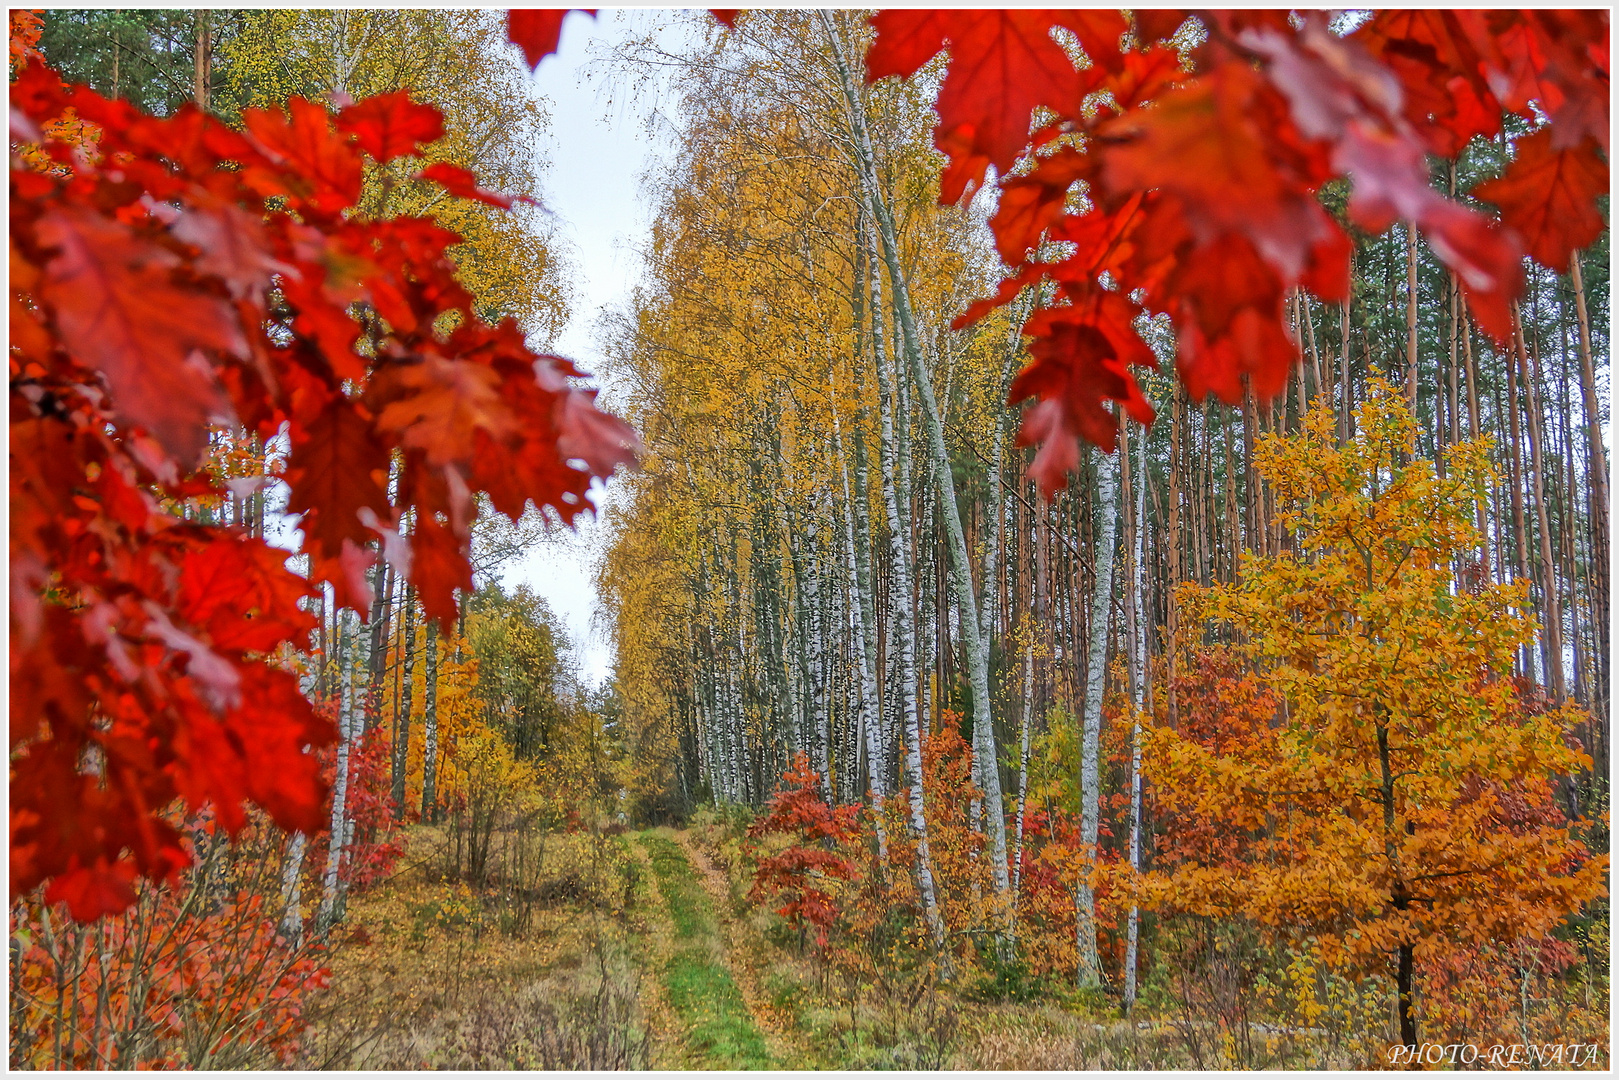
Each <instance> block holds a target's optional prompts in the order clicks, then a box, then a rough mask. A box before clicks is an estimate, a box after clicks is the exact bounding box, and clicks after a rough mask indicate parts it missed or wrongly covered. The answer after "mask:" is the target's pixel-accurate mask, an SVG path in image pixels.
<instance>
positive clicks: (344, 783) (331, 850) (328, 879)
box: [315, 617, 356, 934]
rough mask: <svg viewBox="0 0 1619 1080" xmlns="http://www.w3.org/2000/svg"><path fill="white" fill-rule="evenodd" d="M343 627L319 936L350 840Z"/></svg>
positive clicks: (350, 671) (350, 709) (349, 721)
mask: <svg viewBox="0 0 1619 1080" xmlns="http://www.w3.org/2000/svg"><path fill="white" fill-rule="evenodd" d="M339 618H340V621H339V623H338V626H339V628H340V629H339V647H338V650H337V651H338V655H339V657H341V658H342V659H341V663H342V667H343V688H342V692H341V696H340V697H339V699H338V711H337V733H338V743H337V767H336V769H335V770H334V772H335V774H336V775H335V777H334V778H333V781H332V824H331V832H330V835H331V839H330V842H329V843H328V845H327V849H326V872H325V875H324V877H323V878H322V880H321V896H320V909H319V910H318V911H317V912H316V913H315V929H316V932H317V933H320V934H324V933H326V931H327V930H328V929H330V928H331V925H332V922H333V920H334V919H335V917H336V915H337V911H338V878H339V871H340V868H341V867H342V865H343V850H344V848H345V846H346V843H347V838H348V832H349V829H348V825H349V822H348V818H347V816H346V815H345V812H344V811H345V806H346V803H347V800H348V790H349V748H350V747H351V746H352V745H353V743H354V727H355V719H356V718H355V716H354V665H353V663H352V660H351V658H350V657H349V655H348V650H347V649H346V648H344V647H343V641H344V639H347V638H349V637H350V636H351V635H350V633H349V628H348V625H347V623H348V620H346V619H342V618H341V617H339Z"/></svg>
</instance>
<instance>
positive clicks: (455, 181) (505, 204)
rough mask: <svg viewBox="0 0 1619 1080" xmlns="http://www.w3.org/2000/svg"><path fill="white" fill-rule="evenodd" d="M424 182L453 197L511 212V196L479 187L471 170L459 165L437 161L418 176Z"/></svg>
mask: <svg viewBox="0 0 1619 1080" xmlns="http://www.w3.org/2000/svg"><path fill="white" fill-rule="evenodd" d="M416 175H417V176H419V177H421V178H422V179H423V180H431V181H433V182H434V183H435V184H437V185H438V186H439V187H442V188H443V189H444V190H445V191H448V192H449V193H450V194H451V195H454V196H457V197H458V198H462V199H475V200H477V201H478V202H482V203H488V204H489V205H490V206H498V207H500V208H501V209H502V210H510V209H511V206H512V200H511V198H510V197H509V196H506V195H502V194H500V193H499V192H498V191H490V190H489V189H488V188H482V187H479V186H478V178H477V177H476V176H474V175H473V174H472V170H471V169H463V168H462V167H461V166H459V165H452V164H451V163H450V162H448V161H435V162H434V163H433V164H431V165H429V166H428V167H427V168H425V169H423V170H422V171H421V172H419V173H417V174H416Z"/></svg>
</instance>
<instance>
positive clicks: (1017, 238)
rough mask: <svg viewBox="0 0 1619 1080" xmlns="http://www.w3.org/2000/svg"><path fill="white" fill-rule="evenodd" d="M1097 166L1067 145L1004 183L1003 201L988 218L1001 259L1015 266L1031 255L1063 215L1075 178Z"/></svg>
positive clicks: (1085, 176) (1002, 189)
mask: <svg viewBox="0 0 1619 1080" xmlns="http://www.w3.org/2000/svg"><path fill="white" fill-rule="evenodd" d="M1095 166H1096V159H1095V158H1094V157H1093V156H1091V155H1089V154H1082V153H1080V152H1079V151H1078V150H1075V149H1074V148H1073V147H1071V146H1064V147H1060V148H1059V149H1058V150H1057V151H1056V152H1055V153H1053V154H1051V155H1049V156H1047V157H1042V158H1038V159H1036V162H1035V167H1034V169H1033V170H1032V171H1030V172H1029V173H1027V174H1025V175H1022V176H1015V177H1012V178H1010V179H1008V180H1007V181H1006V182H1005V183H1003V184H1002V185H1001V197H1000V202H999V203H997V204H996V207H995V215H994V216H993V217H991V218H990V219H989V228H990V231H991V232H992V233H994V234H995V248H996V250H997V251H999V252H1000V254H1001V261H1003V262H1005V263H1006V264H1007V265H1008V266H1013V265H1016V264H1017V263H1020V262H1022V261H1023V260H1024V258H1026V257H1027V256H1028V254H1029V252H1030V251H1031V250H1032V249H1033V248H1034V247H1036V246H1037V245H1038V244H1039V243H1040V237H1041V235H1042V234H1043V233H1044V232H1045V231H1046V229H1047V228H1049V227H1050V226H1051V224H1052V223H1053V222H1055V221H1056V220H1057V218H1058V217H1060V216H1061V215H1062V212H1063V205H1064V203H1065V201H1066V200H1067V197H1068V189H1069V188H1071V187H1072V186H1073V185H1074V182H1075V181H1077V180H1082V179H1086V178H1088V177H1089V176H1090V175H1091V174H1092V172H1093V170H1094V169H1095Z"/></svg>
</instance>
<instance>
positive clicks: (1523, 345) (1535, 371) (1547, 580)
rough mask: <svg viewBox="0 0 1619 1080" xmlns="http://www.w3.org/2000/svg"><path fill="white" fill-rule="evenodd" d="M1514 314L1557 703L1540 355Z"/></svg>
mask: <svg viewBox="0 0 1619 1080" xmlns="http://www.w3.org/2000/svg"><path fill="white" fill-rule="evenodd" d="M1516 314H1517V315H1518V318H1517V323H1518V343H1517V351H1518V364H1519V373H1520V374H1521V375H1522V376H1523V387H1524V406H1525V412H1526V413H1527V415H1528V417H1529V464H1530V466H1531V467H1532V468H1533V469H1534V471H1535V482H1534V486H1533V487H1532V488H1531V489H1530V494H1531V495H1532V496H1533V497H1534V502H1535V526H1536V532H1537V533H1539V540H1540V614H1541V624H1542V625H1541V633H1542V634H1544V635H1545V637H1544V640H1545V645H1546V648H1545V660H1544V666H1545V668H1546V674H1547V675H1548V676H1549V679H1548V685H1549V686H1550V687H1551V691H1552V700H1553V701H1555V702H1556V703H1557V704H1559V705H1561V704H1562V703H1563V701H1564V699H1565V698H1566V697H1567V696H1568V689H1567V685H1566V683H1565V682H1564V679H1563V612H1562V605H1561V604H1560V602H1559V601H1560V597H1559V595H1558V589H1557V564H1556V562H1555V561H1554V559H1553V557H1552V531H1551V524H1550V518H1549V516H1548V514H1547V513H1546V461H1545V454H1544V453H1543V447H1542V438H1541V430H1540V419H1541V400H1540V389H1539V383H1540V355H1539V349H1538V348H1531V347H1530V343H1529V335H1528V333H1527V331H1526V330H1525V328H1524V325H1523V318H1522V311H1521V310H1520V311H1518V312H1516Z"/></svg>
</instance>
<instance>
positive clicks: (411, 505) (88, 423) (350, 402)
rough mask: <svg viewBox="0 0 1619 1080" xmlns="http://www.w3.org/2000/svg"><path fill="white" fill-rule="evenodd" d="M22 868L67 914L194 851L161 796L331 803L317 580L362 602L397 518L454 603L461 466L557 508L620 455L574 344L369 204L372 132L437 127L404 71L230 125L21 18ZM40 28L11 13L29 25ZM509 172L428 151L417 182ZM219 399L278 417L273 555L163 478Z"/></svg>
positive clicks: (15, 469) (16, 97)
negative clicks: (287, 658) (338, 95)
mask: <svg viewBox="0 0 1619 1080" xmlns="http://www.w3.org/2000/svg"><path fill="white" fill-rule="evenodd" d="M13 28H14V29H13V46H12V48H13V65H14V66H13V82H12V93H11V100H12V112H11V117H12V120H11V123H12V147H13V150H12V153H13V156H12V170H11V204H10V205H11V288H12V299H11V305H12V306H11V351H10V357H11V402H12V405H11V408H12V412H11V462H12V471H11V571H12V591H11V596H12V608H11V610H12V624H11V625H12V630H11V633H12V639H11V640H12V649H11V673H12V681H11V688H12V717H13V720H12V732H11V745H12V765H11V769H12V773H11V775H12V781H11V792H12V794H11V806H12V815H11V830H12V833H11V835H12V878H11V888H12V894H13V895H14V896H15V895H17V894H18V893H20V892H26V891H28V890H30V889H32V888H33V887H35V886H36V885H38V884H40V883H41V882H45V881H49V882H50V883H51V884H50V889H49V892H48V898H49V899H51V900H63V901H66V902H67V903H68V905H69V907H70V909H71V910H72V912H73V914H74V916H75V917H77V918H81V919H89V918H94V917H95V916H97V915H100V914H102V913H105V912H111V911H118V910H121V909H123V908H124V907H126V906H127V905H128V904H130V903H131V902H132V901H133V898H134V893H133V891H132V882H133V881H134V879H135V877H136V876H137V875H139V874H144V875H147V876H150V877H154V878H165V877H169V876H171V875H173V874H174V873H175V872H176V871H177V870H179V869H180V868H181V867H183V866H184V865H185V864H186V861H187V860H186V856H185V853H184V851H183V849H182V847H181V845H180V843H179V839H178V836H177V834H176V833H175V831H174V829H173V827H172V826H171V825H169V824H168V823H167V822H166V820H165V819H164V818H163V816H162V812H163V810H164V809H165V808H166V807H167V806H168V805H169V804H170V803H171V801H173V800H174V799H176V798H179V799H181V800H183V801H184V803H185V804H186V805H188V806H191V807H197V806H200V805H202V804H203V803H209V804H212V805H213V806H214V807H215V808H216V809H217V813H218V815H219V820H220V823H221V825H223V826H224V827H225V828H226V829H227V830H228V831H234V830H236V829H238V828H240V827H241V826H242V824H243V823H244V821H245V816H244V810H243V804H244V802H252V803H256V804H257V805H259V806H261V807H263V808H264V809H265V810H266V811H268V812H269V814H270V815H271V817H272V818H273V819H274V821H275V822H276V823H277V824H278V825H280V826H281V827H283V828H285V829H288V830H294V829H298V830H303V831H305V832H315V831H317V830H318V829H319V828H320V826H321V824H322V819H323V814H324V801H325V790H324V786H323V785H322V784H321V783H320V782H319V781H318V777H317V765H316V762H315V759H314V758H313V757H312V756H311V753H310V751H311V750H312V749H313V748H318V747H320V746H323V745H326V744H327V743H329V742H330V741H331V740H332V738H333V732H332V730H331V727H330V725H329V724H327V723H326V722H325V721H323V720H321V719H320V718H319V717H318V716H317V715H316V714H315V712H314V711H313V710H312V709H311V707H310V705H309V703H308V702H307V701H306V700H305V699H304V697H303V695H302V694H301V693H300V691H299V687H298V683H297V680H296V677H295V676H294V675H293V674H292V672H290V671H289V670H287V669H286V668H285V667H284V666H283V665H282V664H281V663H279V662H278V659H277V657H278V656H279V655H280V654H281V653H282V651H283V650H284V649H285V648H287V647H291V648H295V649H306V648H308V647H309V644H310V642H309V632H310V630H311V629H312V628H313V627H314V625H315V620H314V618H313V617H312V616H311V615H309V614H307V613H306V612H305V611H304V610H303V608H302V606H301V604H302V602H303V601H304V600H306V598H309V597H311V596H312V595H313V592H312V590H313V588H314V587H315V585H316V584H318V583H320V582H329V583H330V584H331V585H332V586H333V587H334V589H335V591H336V596H337V598H338V600H339V602H340V603H342V604H346V605H349V606H353V607H356V608H358V609H360V610H365V609H366V608H367V606H368V604H369V602H370V595H369V589H368V586H367V582H366V577H365V572H366V570H367V568H368V567H369V565H370V564H371V563H372V561H373V559H374V557H375V556H374V555H373V554H372V549H373V548H374V547H375V548H380V549H381V550H382V551H383V553H384V554H385V556H386V557H387V558H388V560H389V561H390V562H392V563H393V564H394V565H395V566H396V567H397V568H398V569H399V570H400V572H401V573H404V572H408V573H409V575H410V576H411V578H412V580H413V581H414V583H415V585H416V588H417V590H418V593H419V595H420V596H421V600H422V605H423V608H424V610H425V611H426V612H427V613H428V614H429V615H430V616H431V617H433V618H436V619H438V620H440V621H441V622H446V621H448V620H450V619H452V618H453V617H454V614H455V610H456V599H455V592H456V590H457V589H463V590H464V589H468V588H470V586H471V571H470V568H469V565H468V561H467V543H468V537H469V529H470V524H471V519H472V517H473V515H474V513H475V505H474V501H473V493H474V492H479V491H482V492H486V493H487V494H488V496H489V499H490V501H491V502H492V504H493V505H494V507H495V508H496V509H497V510H498V511H499V512H501V513H504V514H507V515H508V516H512V517H516V516H518V515H520V514H521V513H522V512H523V511H524V509H525V508H526V507H527V506H529V505H530V504H534V505H540V506H550V507H552V508H553V509H554V510H555V511H556V512H557V513H558V514H560V515H561V517H562V519H563V520H565V521H571V520H572V519H573V517H574V516H575V515H576V514H577V513H578V512H579V511H580V510H581V509H583V508H584V507H585V506H586V505H587V504H586V502H585V499H584V493H585V491H586V489H587V487H588V485H589V483H590V481H591V478H592V477H593V476H596V477H599V476H605V475H607V474H609V473H611V472H612V471H613V470H614V469H615V468H616V467H617V466H619V465H621V464H624V463H626V462H628V461H629V460H630V459H631V450H630V446H631V445H632V443H633V436H632V435H631V434H630V432H629V430H628V429H627V428H626V427H625V426H624V425H623V424H622V423H620V422H619V421H617V420H615V419H613V418H611V417H608V416H606V415H605V414H603V413H601V412H599V411H598V410H597V409H596V408H595V406H594V404H593V401H592V398H593V395H594V391H587V390H580V389H576V388H575V387H573V386H572V384H570V382H569V379H570V378H571V377H573V376H576V375H578V374H579V372H578V371H576V370H575V369H574V368H573V366H572V365H571V364H569V363H568V362H567V361H566V360H563V359H560V358H558V357H550V356H537V355H535V354H534V353H532V352H530V351H529V349H528V347H527V346H526V345H525V344H524V340H523V335H522V333H521V331H520V330H519V329H518V327H517V325H516V323H515V322H513V321H512V320H510V319H506V320H503V321H502V322H500V323H499V324H497V325H493V326H491V325H488V324H485V323H484V322H482V321H480V320H479V319H478V318H477V317H476V316H475V315H474V313H473V298H472V297H471V296H470V295H469V294H468V293H467V291H466V290H465V289H464V288H463V287H462V286H461V285H460V284H459V283H458V282H457V280H456V277H455V272H454V265H453V263H452V262H451V261H450V259H449V257H448V256H447V254H446V249H447V248H448V247H450V246H451V245H454V244H455V243H457V242H458V240H459V238H458V237H457V236H456V235H455V234H454V233H451V232H449V231H447V230H445V229H443V228H441V227H440V226H439V225H437V224H436V223H435V222H434V221H433V220H432V219H430V218H424V217H395V218H390V219H385V220H377V219H373V218H371V217H369V216H367V215H366V214H365V213H364V212H362V211H361V210H360V209H359V208H358V206H357V203H358V200H359V198H360V194H361V187H362V183H363V182H364V179H365V176H366V171H367V169H368V168H369V167H371V164H372V163H383V162H388V161H391V160H394V159H398V158H408V157H411V156H414V155H418V154H419V153H420V150H419V147H420V145H421V144H423V143H427V142H431V141H432V140H434V139H436V138H437V137H438V136H439V135H440V134H441V132H442V123H441V121H440V117H439V114H438V112H437V111H436V110H435V109H433V108H431V107H429V106H425V105H421V104H418V103H415V102H413V101H412V100H411V99H410V98H409V96H408V95H407V94H405V93H403V92H401V93H395V94H390V95H384V96H382V97H379V98H374V99H371V100H368V101H362V102H359V103H357V104H354V105H350V106H348V107H346V108H343V109H341V110H339V111H338V112H337V113H336V114H335V115H334V114H333V113H331V112H329V111H328V110H327V109H326V108H325V107H323V106H321V105H317V104H314V103H312V102H309V101H305V100H301V99H296V98H295V99H293V100H292V101H290V102H289V103H288V106H287V109H286V110H285V111H282V110H280V109H259V110H253V109H250V110H247V111H246V112H245V113H244V115H243V129H242V130H240V131H237V130H232V129H231V128H229V127H227V126H225V125H224V124H223V123H221V122H220V121H218V120H216V119H214V118H213V117H210V116H208V115H206V114H205V113H203V112H202V111H200V110H198V109H196V108H195V107H191V106H187V107H185V108H182V109H180V110H179V111H177V112H176V113H175V114H174V115H173V116H169V117H155V116H148V115H143V114H142V113H140V112H139V111H138V110H136V109H135V108H134V107H132V106H131V105H129V104H128V103H127V102H122V101H112V100H108V99H106V98H103V97H102V96H100V95H99V94H97V93H95V92H94V91H92V90H90V89H88V88H86V87H82V86H80V87H67V86H63V85H62V84H61V83H60V81H59V80H58V79H57V77H56V75H55V74H54V73H52V72H51V70H50V69H49V68H47V67H45V66H44V64H43V63H42V62H41V61H40V59H39V58H38V57H37V56H36V55H33V54H32V50H31V48H30V44H31V35H37V33H38V26H37V20H34V25H33V26H32V28H30V26H29V25H28V23H27V19H26V18H24V19H22V20H17V21H14V23H13ZM19 30H20V31H21V33H20V34H19V32H18V31H19ZM408 182H410V183H419V184H437V185H440V186H442V187H443V188H444V189H445V190H447V191H448V192H449V193H451V194H453V195H457V196H462V197H467V198H479V199H484V200H486V201H497V202H498V201H499V199H498V197H496V196H493V195H491V194H490V193H487V192H484V191H482V190H481V189H479V188H477V187H476V185H475V184H474V183H473V179H472V177H471V175H470V174H467V173H465V170H459V169H457V168H456V167H454V166H448V165H442V164H441V165H438V166H434V167H433V168H431V169H429V170H427V171H426V172H424V173H422V174H420V175H419V176H418V177H417V178H416V179H413V180H410V181H408ZM211 425H225V426H226V427H227V428H234V429H236V430H238V431H245V432H246V433H248V434H250V435H252V436H255V437H257V438H258V439H260V440H262V441H265V442H269V441H271V440H280V441H281V442H282V444H283V445H284V446H285V447H286V450H287V453H286V473H285V480H286V482H287V483H288V485H289V487H290V495H289V498H288V504H287V509H288V511H289V512H290V513H293V514H296V515H299V524H300V527H301V529H302V531H303V541H304V542H303V550H304V552H305V554H307V556H308V560H309V572H308V576H307V578H305V577H300V576H298V575H296V574H294V573H292V572H291V571H290V570H288V569H287V568H286V567H285V566H284V562H285V560H286V557H287V553H286V552H284V551H280V550H278V549H275V548H273V547H270V546H269V545H267V544H265V543H264V542H263V541H261V540H256V539H251V538H249V537H247V536H245V535H243V534H242V532H241V531H240V530H237V529H229V528H222V527H217V526H211V525H207V524H202V523H198V522H195V521H190V520H185V519H183V518H182V517H180V516H177V515H176V514H175V513H173V512H170V510H169V508H168V506H166V505H165V500H168V501H169V505H173V504H174V502H175V501H178V502H180V503H183V502H184V500H186V499H198V498H209V497H217V496H219V495H221V494H222V493H223V492H222V489H221V487H220V485H219V483H218V482H217V481H216V480H214V479H213V478H211V477H209V476H208V475H206V474H204V473H200V472H198V471H197V465H198V463H199V460H200V457H201V453H202V450H203V448H204V446H205V444H206V443H207V441H208V438H209V432H210V430H211Z"/></svg>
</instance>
